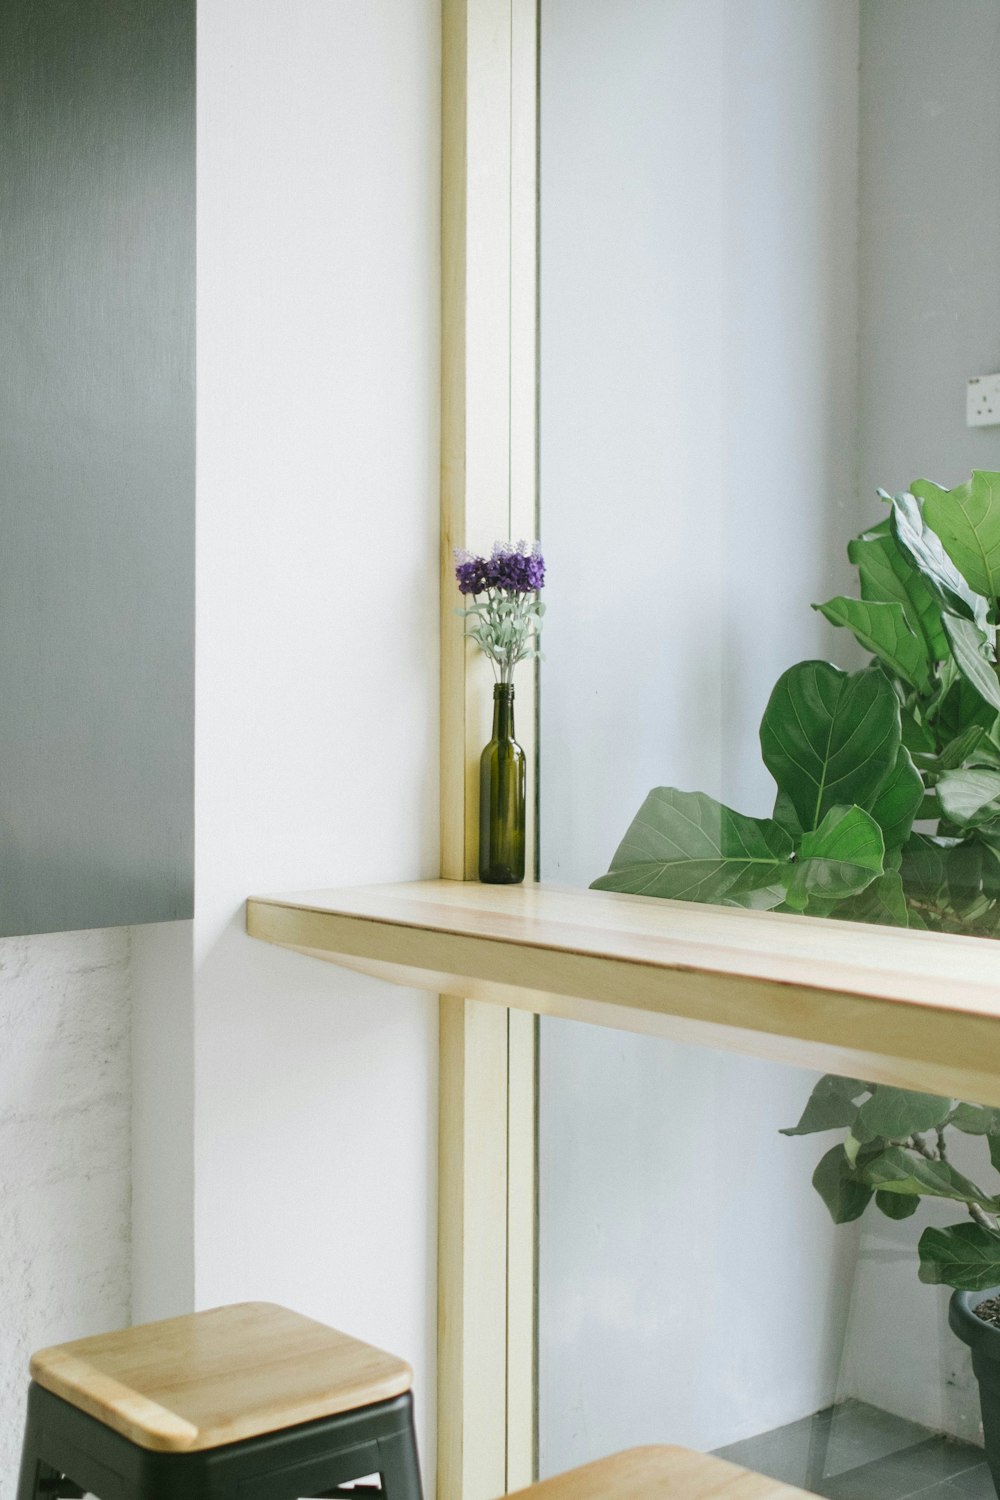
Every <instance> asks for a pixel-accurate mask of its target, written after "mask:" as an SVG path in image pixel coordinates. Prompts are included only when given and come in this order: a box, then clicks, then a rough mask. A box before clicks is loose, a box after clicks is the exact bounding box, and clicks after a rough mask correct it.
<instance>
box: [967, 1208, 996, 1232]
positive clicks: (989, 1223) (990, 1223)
mask: <svg viewBox="0 0 1000 1500" xmlns="http://www.w3.org/2000/svg"><path fill="white" fill-rule="evenodd" d="M966 1206H967V1207H968V1210H969V1213H970V1215H971V1216H972V1218H973V1219H974V1220H975V1222H976V1223H977V1224H978V1225H979V1227H980V1229H987V1230H989V1232H990V1234H996V1233H997V1232H998V1230H1000V1224H998V1223H997V1221H996V1218H995V1216H994V1215H993V1214H988V1213H987V1212H986V1211H985V1209H982V1208H980V1207H979V1204H978V1203H969V1204H967V1205H966Z"/></svg>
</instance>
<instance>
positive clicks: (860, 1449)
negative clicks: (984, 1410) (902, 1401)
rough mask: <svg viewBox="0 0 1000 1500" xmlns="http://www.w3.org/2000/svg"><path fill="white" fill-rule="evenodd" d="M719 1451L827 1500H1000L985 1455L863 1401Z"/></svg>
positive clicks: (834, 1409) (760, 1471) (833, 1409)
mask: <svg viewBox="0 0 1000 1500" xmlns="http://www.w3.org/2000/svg"><path fill="white" fill-rule="evenodd" d="M718 1451H719V1457H720V1458H730V1459H732V1461H733V1463H737V1464H743V1465H744V1466H745V1467H746V1468H748V1469H756V1470H757V1472H758V1473H760V1474H767V1475H769V1476H770V1477H771V1478H772V1479H783V1480H784V1481H785V1483H786V1484H797V1485H801V1486H802V1488H803V1489H806V1490H812V1491H813V1493H814V1494H817V1495H823V1496H826V1497H827V1500H916V1497H917V1496H919V1497H920V1500H997V1492H996V1490H995V1489H994V1487H993V1481H992V1480H991V1478H990V1473H989V1470H988V1469H987V1467H986V1463H985V1461H984V1459H983V1450H982V1449H981V1448H971V1447H969V1446H968V1444H966V1443H958V1442H955V1441H953V1440H952V1439H950V1438H942V1437H936V1436H935V1435H934V1434H933V1433H930V1432H928V1431H927V1430H926V1428H923V1427H918V1426H917V1425H916V1424H915V1423H913V1422H906V1421H904V1420H903V1418H902V1417H894V1416H891V1415H890V1414H889V1413H888V1412H884V1411H878V1410H876V1408H875V1407H874V1406H865V1405H864V1404H863V1403H862V1402H860V1401H845V1402H843V1404H842V1405H840V1406H831V1407H829V1408H828V1410H826V1411H821V1412H817V1413H816V1415H815V1416H814V1417H806V1418H805V1419H804V1420H803V1421H801V1422H792V1423H791V1425H790V1426H788V1427H778V1428H775V1430H774V1431H773V1432H763V1433H761V1434H760V1436H759V1437H753V1438H747V1439H746V1440H745V1441H743V1442H741V1443H731V1444H730V1445H729V1447H728V1448H720V1449H719V1450H718Z"/></svg>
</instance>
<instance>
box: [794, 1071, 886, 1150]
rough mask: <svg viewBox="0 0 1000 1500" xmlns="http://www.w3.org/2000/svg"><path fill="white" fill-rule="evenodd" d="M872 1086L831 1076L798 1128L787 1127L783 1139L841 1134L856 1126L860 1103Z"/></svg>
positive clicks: (815, 1093) (821, 1084)
mask: <svg viewBox="0 0 1000 1500" xmlns="http://www.w3.org/2000/svg"><path fill="white" fill-rule="evenodd" d="M871 1087H872V1086H871V1084H870V1083H862V1081H861V1079H860V1078H841V1077H840V1075H839V1074H837V1073H827V1074H826V1076H825V1077H823V1078H821V1079H820V1081H819V1083H817V1085H816V1087H815V1088H814V1089H813V1091H812V1093H811V1094H810V1095H809V1098H808V1100H807V1102H806V1107H805V1109H804V1110H803V1111H802V1117H801V1119H800V1120H799V1123H798V1124H797V1125H792V1126H788V1127H786V1129H784V1130H782V1131H781V1132H780V1134H781V1135H815V1133H816V1132H817V1131H819V1130H837V1129H839V1128H840V1127H841V1126H844V1125H853V1124H854V1120H855V1117H856V1116H857V1113H858V1106H857V1102H856V1101H857V1100H858V1099H860V1098H861V1097H862V1095H863V1094H867V1093H870V1092H871Z"/></svg>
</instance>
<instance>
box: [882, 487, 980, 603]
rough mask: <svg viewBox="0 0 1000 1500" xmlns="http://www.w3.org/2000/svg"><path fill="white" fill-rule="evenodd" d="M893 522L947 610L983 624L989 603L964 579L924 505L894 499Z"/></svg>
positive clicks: (909, 497)
mask: <svg viewBox="0 0 1000 1500" xmlns="http://www.w3.org/2000/svg"><path fill="white" fill-rule="evenodd" d="M916 484H917V488H920V487H921V484H922V481H920V480H917V482H916ZM932 488H935V486H932ZM891 522H892V534H893V536H894V538H895V539H896V541H897V542H898V544H899V546H900V548H901V549H902V551H903V552H904V553H905V555H906V556H907V557H908V558H909V559H910V561H911V562H912V563H913V565H914V567H915V568H916V569H917V570H918V571H919V573H920V574H921V576H922V577H923V579H924V581H925V582H926V584H927V586H928V588H930V589H931V591H932V592H933V593H934V594H936V595H937V598H938V601H939V602H940V603H941V604H942V605H943V606H944V608H945V609H952V610H955V612H956V613H957V614H960V615H967V616H968V618H969V619H970V620H976V621H978V622H979V623H980V624H982V623H984V622H985V620H986V611H987V608H988V604H987V601H986V600H985V599H984V598H983V596H982V594H980V593H977V592H976V590H975V589H974V588H973V587H972V586H971V585H970V584H969V583H968V582H967V580H966V579H965V578H963V577H962V574H961V573H960V572H959V570H958V568H956V566H955V564H954V563H953V562H952V560H951V558H950V557H949V556H948V553H947V552H946V551H945V549H944V547H943V546H942V545H941V539H940V537H939V536H937V535H936V534H935V532H934V531H933V530H932V529H931V527H930V526H929V525H928V523H927V517H926V515H925V514H924V510H923V506H922V503H921V501H920V500H919V499H918V498H917V496H916V495H910V494H903V495H897V496H896V497H895V499H894V500H893V502H892V517H891Z"/></svg>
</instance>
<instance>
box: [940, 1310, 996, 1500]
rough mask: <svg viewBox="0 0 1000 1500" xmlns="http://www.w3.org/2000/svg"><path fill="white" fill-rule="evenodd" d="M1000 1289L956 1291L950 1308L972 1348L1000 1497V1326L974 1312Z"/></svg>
mask: <svg viewBox="0 0 1000 1500" xmlns="http://www.w3.org/2000/svg"><path fill="white" fill-rule="evenodd" d="M998 1291H1000V1288H997V1289H994V1290H993V1291H987V1292H953V1293H952V1298H951V1302H950V1304H949V1307H948V1322H949V1323H950V1325H951V1330H952V1332H953V1333H957V1334H958V1336H959V1338H960V1339H961V1340H962V1343H963V1344H968V1346H969V1348H970V1349H971V1350H972V1368H973V1370H974V1371H975V1375H976V1379H977V1380H978V1382H979V1404H980V1407H981V1408H982V1413H983V1436H984V1438H985V1439H986V1462H987V1463H988V1464H989V1466H990V1473H991V1474H992V1476H993V1484H994V1487H995V1489H996V1492H997V1495H998V1496H1000V1328H997V1327H996V1326H995V1325H994V1324H992V1323H984V1322H983V1320H982V1318H977V1317H976V1314H975V1313H974V1312H973V1308H974V1307H978V1306H979V1304H980V1302H985V1301H986V1299H987V1297H995V1296H997V1294H998Z"/></svg>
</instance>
